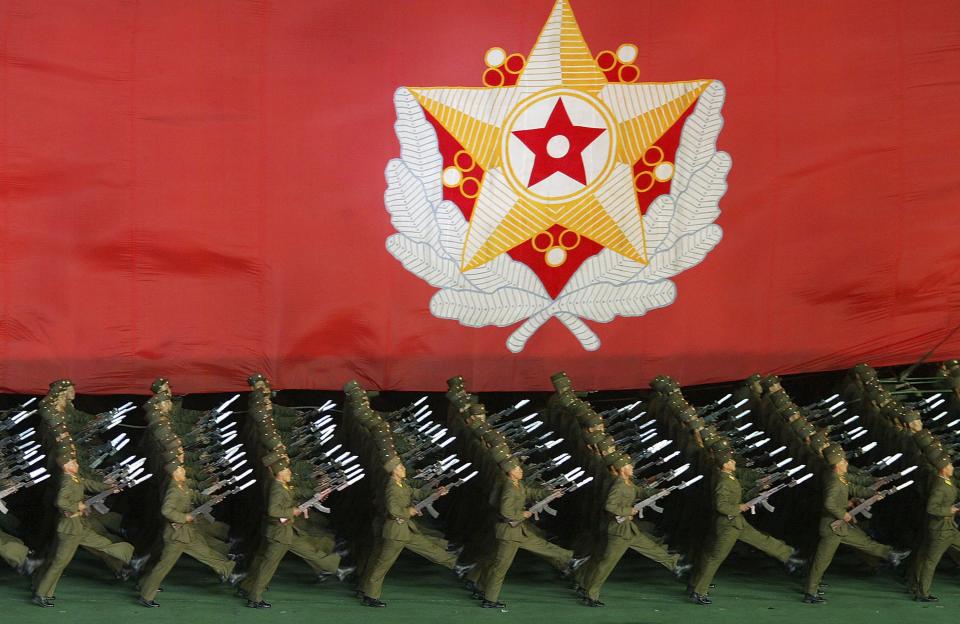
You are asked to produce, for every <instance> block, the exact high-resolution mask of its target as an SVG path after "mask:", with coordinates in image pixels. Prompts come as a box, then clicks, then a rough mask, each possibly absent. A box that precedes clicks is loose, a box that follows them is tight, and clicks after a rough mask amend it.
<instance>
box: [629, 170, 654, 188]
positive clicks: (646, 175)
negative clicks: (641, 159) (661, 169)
mask: <svg viewBox="0 0 960 624" xmlns="http://www.w3.org/2000/svg"><path fill="white" fill-rule="evenodd" d="M641 180H643V181H642V182H641ZM656 181H657V179H656V178H655V177H653V174H652V173H650V172H649V171H641V172H640V173H638V174H637V177H635V178H634V179H633V186H634V188H636V189H637V192H638V193H646V192H647V191H649V190H650V189H652V188H653V185H654V184H655V183H656Z"/></svg>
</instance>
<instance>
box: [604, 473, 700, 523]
mask: <svg viewBox="0 0 960 624" xmlns="http://www.w3.org/2000/svg"><path fill="white" fill-rule="evenodd" d="M700 479H703V475H697V476H695V477H694V478H692V479H690V480H689V481H684V482H683V483H678V484H676V485H671V486H668V487H665V488H663V489H662V490H658V491H657V492H656V494H654V495H652V496H649V497H647V498H645V499H643V500H642V501H639V502H638V503H636V504H635V505H634V506H633V508H634V509H636V510H637V516H639V517H640V518H642V517H643V510H644V509H646V508H647V507H649V508H650V509H652V510H654V511H655V512H657V513H663V507H658V506H657V501H658V500H660V499H661V498H664V497H666V496H668V495H669V494H670V493H671V492H674V491H677V490H683V489H686V488H687V487H689V486H691V485H693V484H694V483H696V482H697V481H699V480H700ZM630 519H631V518H630V517H628V516H617V523H618V524H623V523H624V522H626V521H627V520H630Z"/></svg>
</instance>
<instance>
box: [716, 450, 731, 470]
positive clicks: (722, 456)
mask: <svg viewBox="0 0 960 624" xmlns="http://www.w3.org/2000/svg"><path fill="white" fill-rule="evenodd" d="M731 459H736V458H735V457H734V455H733V451H732V450H730V449H720V450H718V451H715V452H714V454H713V461H714V462H716V464H717V466H719V467H722V466H723V465H724V464H725V463H727V462H728V461H730V460H731Z"/></svg>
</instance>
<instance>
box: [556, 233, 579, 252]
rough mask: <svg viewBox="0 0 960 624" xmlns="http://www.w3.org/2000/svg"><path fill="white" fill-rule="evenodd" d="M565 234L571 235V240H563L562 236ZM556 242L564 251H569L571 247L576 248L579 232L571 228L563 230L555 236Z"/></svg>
mask: <svg viewBox="0 0 960 624" xmlns="http://www.w3.org/2000/svg"><path fill="white" fill-rule="evenodd" d="M567 234H572V235H573V242H572V243H571V242H566V243H565V242H564V241H563V237H564V236H566V235H567ZM557 243H558V244H559V245H560V248H561V249H563V250H564V251H570V250H571V249H576V247H577V245H579V244H580V233H579V232H574V231H573V230H564V231H562V232H560V236H558V237H557Z"/></svg>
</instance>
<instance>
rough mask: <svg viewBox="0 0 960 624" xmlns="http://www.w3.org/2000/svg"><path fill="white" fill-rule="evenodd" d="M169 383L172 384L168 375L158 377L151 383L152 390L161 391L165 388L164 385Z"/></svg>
mask: <svg viewBox="0 0 960 624" xmlns="http://www.w3.org/2000/svg"><path fill="white" fill-rule="evenodd" d="M169 384H170V380H169V379H167V378H166V377H157V378H156V379H154V380H153V383H152V384H150V391H151V392H160V390H162V389H163V386H164V385H168V386H169Z"/></svg>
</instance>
